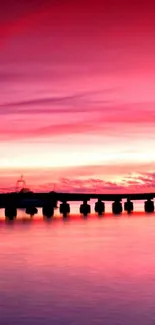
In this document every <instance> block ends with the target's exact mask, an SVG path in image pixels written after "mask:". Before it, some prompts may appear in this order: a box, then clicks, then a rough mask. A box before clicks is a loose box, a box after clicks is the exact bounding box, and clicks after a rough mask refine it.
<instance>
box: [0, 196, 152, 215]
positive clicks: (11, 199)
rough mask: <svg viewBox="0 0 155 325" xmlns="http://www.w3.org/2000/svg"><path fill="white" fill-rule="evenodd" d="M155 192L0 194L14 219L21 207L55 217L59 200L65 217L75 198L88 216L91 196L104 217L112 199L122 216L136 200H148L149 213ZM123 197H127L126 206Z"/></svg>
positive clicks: (0, 199)
mask: <svg viewBox="0 0 155 325" xmlns="http://www.w3.org/2000/svg"><path fill="white" fill-rule="evenodd" d="M154 198H155V193H139V194H138V193H137V194H135V193H131V194H97V193H92V194H85V193H83V194H82V193H81V194H80V193H57V192H54V191H52V192H49V193H34V192H18V193H17V192H14V193H6V194H3V193H1V194H0V208H4V209H5V217H6V218H8V219H14V218H15V217H16V216H17V209H25V212H26V213H27V214H29V215H31V216H33V215H35V214H36V213H37V212H38V210H37V208H42V213H43V215H44V216H46V217H47V218H51V217H53V216H54V210H55V209H56V208H57V204H58V202H60V206H59V211H60V214H62V215H63V217H67V216H68V215H69V213H70V204H69V203H68V202H71V201H79V202H81V201H82V204H80V207H79V212H80V213H81V214H82V215H83V216H87V215H88V214H90V213H91V207H90V204H89V200H90V199H96V200H97V201H96V203H95V207H94V211H95V212H96V213H97V214H98V215H99V216H102V215H104V213H105V210H106V209H105V201H111V202H112V212H113V214H115V215H120V214H121V213H122V212H123V209H124V211H126V212H127V213H128V214H130V213H132V212H133V210H134V204H133V201H134V200H145V202H144V211H145V212H146V213H153V212H154V201H153V199H154ZM122 199H126V201H125V203H124V206H123V204H122Z"/></svg>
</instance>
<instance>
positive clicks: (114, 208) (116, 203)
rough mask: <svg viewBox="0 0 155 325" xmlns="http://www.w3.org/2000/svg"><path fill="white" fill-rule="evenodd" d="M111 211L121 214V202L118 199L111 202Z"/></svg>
mask: <svg viewBox="0 0 155 325" xmlns="http://www.w3.org/2000/svg"><path fill="white" fill-rule="evenodd" d="M112 212H113V214H121V213H122V203H121V202H120V200H115V201H114V202H113V203H112Z"/></svg>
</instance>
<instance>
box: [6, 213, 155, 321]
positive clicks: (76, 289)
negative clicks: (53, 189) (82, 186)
mask: <svg viewBox="0 0 155 325" xmlns="http://www.w3.org/2000/svg"><path fill="white" fill-rule="evenodd" d="M0 324H1V325H5V324H7V325H9V324H10V325H12V324H16V325H18V324H20V325H22V324H23V325H27V324H30V325H31V324H37V325H41V324H44V325H46V324H53V325H58V324H59V325H60V324H63V325H83V324H85V325H87V324H89V325H91V324H92V325H95V324H102V325H103V324H105V325H114V324H120V325H130V324H131V325H134V324H135V325H137V324H141V325H149V324H152V325H153V324H155V215H154V216H153V215H151V216H145V215H144V214H141V215H140V214H139V215H138V214H135V215H133V216H129V217H128V216H125V215H124V216H121V217H113V216H111V217H103V218H97V217H95V216H91V217H90V218H88V219H87V220H83V219H82V218H80V217H79V216H78V217H74V218H72V217H71V219H70V220H68V221H66V222H65V221H63V220H61V219H60V218H59V219H55V220H53V221H51V222H46V221H43V220H42V219H38V218H36V219H35V220H30V221H28V220H27V221H26V220H25V221H24V220H19V221H18V220H16V221H15V222H13V223H5V222H4V220H2V219H1V221H0Z"/></svg>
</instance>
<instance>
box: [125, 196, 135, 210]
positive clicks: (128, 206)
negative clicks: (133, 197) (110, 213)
mask: <svg viewBox="0 0 155 325" xmlns="http://www.w3.org/2000/svg"><path fill="white" fill-rule="evenodd" d="M124 210H125V211H126V212H127V213H128V214H130V213H132V212H133V202H131V201H130V199H129V198H127V200H126V202H125V203H124Z"/></svg>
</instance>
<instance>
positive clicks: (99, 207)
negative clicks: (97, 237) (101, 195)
mask: <svg viewBox="0 0 155 325" xmlns="http://www.w3.org/2000/svg"><path fill="white" fill-rule="evenodd" d="M95 212H96V213H98V215H99V216H102V215H103V213H104V212H105V203H104V202H102V201H101V199H98V201H97V202H96V203H95Z"/></svg>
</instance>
